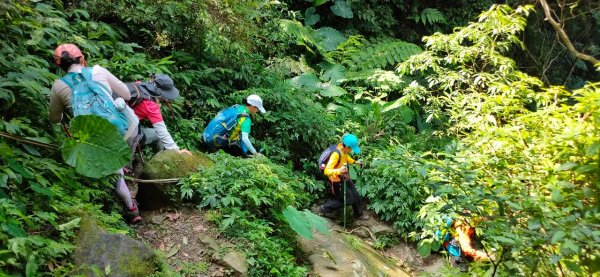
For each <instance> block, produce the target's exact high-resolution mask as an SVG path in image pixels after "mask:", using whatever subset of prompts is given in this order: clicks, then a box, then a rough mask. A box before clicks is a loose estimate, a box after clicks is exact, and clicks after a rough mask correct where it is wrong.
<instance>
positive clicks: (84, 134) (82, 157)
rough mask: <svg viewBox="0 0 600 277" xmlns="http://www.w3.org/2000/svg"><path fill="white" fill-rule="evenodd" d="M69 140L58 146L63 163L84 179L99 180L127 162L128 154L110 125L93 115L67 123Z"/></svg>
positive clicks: (127, 150) (126, 148)
mask: <svg viewBox="0 0 600 277" xmlns="http://www.w3.org/2000/svg"><path fill="white" fill-rule="evenodd" d="M71 134H72V138H71V139H68V140H66V141H65V142H64V143H63V145H62V147H61V153H62V157H63V159H64V160H65V162H66V163H67V164H69V165H70V166H72V167H74V168H75V170H76V171H77V172H78V173H79V174H81V175H83V176H87V177H92V178H101V177H104V176H107V175H109V174H112V173H114V172H115V171H117V170H119V169H120V168H122V167H123V166H124V165H125V164H127V163H128V162H129V158H130V156H131V152H130V150H129V147H128V146H127V143H126V142H125V140H124V139H123V136H122V135H121V134H120V133H119V131H118V130H117V127H115V126H114V125H113V124H111V123H110V122H109V121H108V120H106V119H104V118H102V117H99V116H97V115H80V116H77V117H75V118H74V119H73V121H72V122H71Z"/></svg>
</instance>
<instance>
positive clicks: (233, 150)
mask: <svg viewBox="0 0 600 277" xmlns="http://www.w3.org/2000/svg"><path fill="white" fill-rule="evenodd" d="M221 149H223V151H225V153H228V154H229V155H231V156H234V157H247V156H248V155H246V153H244V151H243V150H242V148H241V147H239V146H237V145H225V146H223V147H222V148H221Z"/></svg>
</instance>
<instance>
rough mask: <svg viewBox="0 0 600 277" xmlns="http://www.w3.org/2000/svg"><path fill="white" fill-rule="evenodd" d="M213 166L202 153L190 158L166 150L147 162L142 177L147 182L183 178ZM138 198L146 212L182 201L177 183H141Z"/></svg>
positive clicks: (193, 153) (196, 153)
mask: <svg viewBox="0 0 600 277" xmlns="http://www.w3.org/2000/svg"><path fill="white" fill-rule="evenodd" d="M213 165H214V162H213V161H212V160H211V159H210V158H209V157H208V156H207V155H206V154H204V153H202V152H196V151H194V152H192V156H189V155H186V154H180V153H177V151H175V150H164V151H160V152H158V153H157V154H156V155H155V156H154V157H153V158H152V159H151V160H150V161H148V162H146V164H145V165H144V170H143V174H142V177H143V178H144V179H147V180H157V179H171V178H183V177H186V176H188V175H189V174H191V173H194V172H197V171H198V170H202V169H203V168H207V167H211V166H213ZM136 198H137V200H138V201H139V203H140V208H141V209H144V210H155V209H160V208H163V207H166V206H169V205H176V204H178V200H179V199H180V198H179V190H178V189H177V183H173V182H169V183H139V184H138V193H137V197H136Z"/></svg>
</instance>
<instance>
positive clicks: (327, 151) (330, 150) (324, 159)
mask: <svg viewBox="0 0 600 277" xmlns="http://www.w3.org/2000/svg"><path fill="white" fill-rule="evenodd" d="M334 152H335V153H337V154H338V155H339V156H340V159H339V160H338V163H337V164H336V165H335V167H338V165H340V161H341V160H342V153H341V152H340V150H339V149H337V144H334V145H332V146H330V147H329V148H327V149H325V151H323V153H321V157H319V162H318V165H319V169H320V170H321V172H324V171H325V167H326V166H327V163H328V162H329V157H331V153H334Z"/></svg>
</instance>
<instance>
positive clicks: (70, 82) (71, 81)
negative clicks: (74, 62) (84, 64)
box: [60, 72, 77, 90]
mask: <svg viewBox="0 0 600 277" xmlns="http://www.w3.org/2000/svg"><path fill="white" fill-rule="evenodd" d="M76 76H77V73H74V72H69V73H67V74H66V75H65V76H63V77H62V78H60V80H61V81H63V83H65V84H66V85H67V86H68V87H69V88H70V89H71V90H73V87H75V81H76V79H75V78H76Z"/></svg>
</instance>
